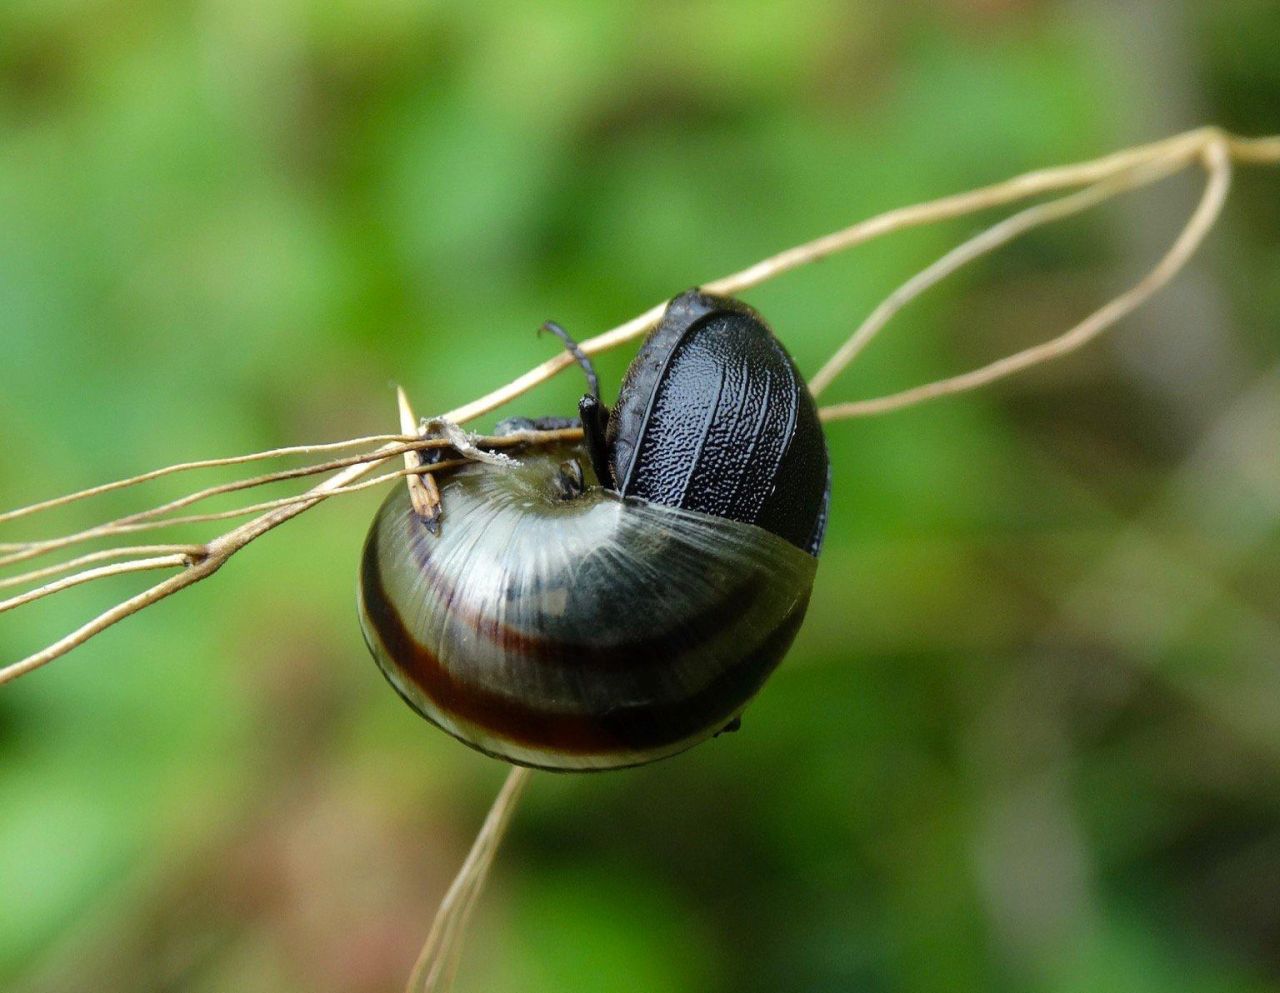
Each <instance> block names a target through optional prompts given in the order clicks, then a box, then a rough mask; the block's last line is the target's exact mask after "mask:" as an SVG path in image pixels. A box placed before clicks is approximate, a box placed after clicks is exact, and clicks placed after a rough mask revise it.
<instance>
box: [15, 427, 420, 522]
mask: <svg viewBox="0 0 1280 993" xmlns="http://www.w3.org/2000/svg"><path fill="white" fill-rule="evenodd" d="M412 440H413V436H412V435H411V436H409V437H402V436H401V435H394V434H374V435H366V436H365V437H363V438H348V439H347V440H346V441H332V442H325V443H323V444H319V445H289V446H287V447H285V448H272V449H270V450H269V451H265V452H252V453H251V454H249V455H232V456H230V457H228V458H222V459H200V460H198V461H195V462H179V463H178V464H177V465H170V466H165V467H164V468H163V469H152V470H151V471H150V472H144V473H141V474H139V475H137V476H130V477H129V478H128V479H117V480H115V481H114V482H110V483H103V484H101V485H99V486H91V487H89V488H88V489H85V490H78V491H77V492H75V493H68V494H66V495H64V496H59V497H54V498H53V499H51V500H41V501H40V502H39V503H33V504H28V505H27V506H25V507H19V508H18V509H17V510H8V511H5V512H4V513H0V524H6V523H8V522H9V521H13V520H17V519H18V518H19V517H27V516H29V515H31V514H35V513H39V512H40V511H42V510H52V509H53V508H54V507H63V506H66V505H67V504H69V503H75V502H76V501H78V500H86V499H88V498H89V497H95V496H99V495H101V494H103V493H111V492H113V491H114V490H122V489H125V488H127V487H129V486H137V485H139V484H140V483H148V482H150V481H151V480H153V479H161V478H163V477H164V476H172V475H173V474H174V473H179V472H190V471H192V470H194V469H211V468H217V467H219V466H229V465H244V464H246V463H249V462H261V461H263V460H266V459H277V458H283V457H284V456H288V455H314V454H315V453H316V452H333V451H341V450H342V449H344V448H355V447H357V446H358V445H381V444H386V443H387V442H394V441H412Z"/></svg>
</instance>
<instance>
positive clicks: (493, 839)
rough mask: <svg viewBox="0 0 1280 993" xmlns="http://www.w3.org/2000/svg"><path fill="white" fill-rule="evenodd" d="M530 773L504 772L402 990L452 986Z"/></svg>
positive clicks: (435, 992) (427, 991) (424, 992)
mask: <svg viewBox="0 0 1280 993" xmlns="http://www.w3.org/2000/svg"><path fill="white" fill-rule="evenodd" d="M532 775H533V770H531V769H526V768H524V767H523V766H512V768H511V771H510V772H509V773H508V774H507V779H506V782H504V783H503V784H502V789H501V790H499V791H498V795H497V797H495V798H494V801H493V806H491V807H490V808H489V813H488V815H487V816H486V817H485V819H484V824H483V826H481V828H480V833H479V834H477V835H476V840H475V842H474V843H473V844H472V846H471V851H470V853H468V855H467V858H466V861H464V862H463V863H462V868H461V869H459V870H458V875H457V876H456V877H454V880H453V883H452V884H451V885H450V886H449V891H448V892H447V893H446V894H445V896H444V899H443V900H442V901H440V908H439V910H437V911H436V918H435V920H434V921H433V922H432V924H431V931H430V933H429V934H428V935H427V940H426V943H425V944H424V945H423V946H422V951H421V953H420V954H419V955H418V961H417V962H416V963H415V964H414V967H413V973H412V975H410V977H409V984H408V986H406V987H405V991H406V993H439V991H441V990H447V989H449V987H450V986H451V985H452V983H453V977H454V974H455V973H456V971H457V968H458V960H459V957H460V956H461V954H462V938H463V936H464V935H465V934H466V929H467V922H468V921H469V920H470V918H471V912H472V911H473V910H474V909H475V905H476V901H477V899H478V898H479V896H480V892H481V890H482V889H483V888H484V883H485V879H486V878H487V877H488V875H489V869H490V867H491V866H492V865H493V858H494V856H495V855H497V853H498V846H499V845H500V844H501V843H502V837H503V835H504V834H506V831H507V825H508V824H509V823H510V821H511V815H512V813H514V812H515V807H516V802H517V801H518V800H519V799H520V794H521V793H522V792H523V791H524V788H525V785H526V784H527V783H528V782H529V778H530V776H532Z"/></svg>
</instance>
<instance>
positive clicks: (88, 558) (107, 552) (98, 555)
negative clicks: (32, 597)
mask: <svg viewBox="0 0 1280 993" xmlns="http://www.w3.org/2000/svg"><path fill="white" fill-rule="evenodd" d="M205 551H206V549H205V547H204V545H126V546H124V547H123V548H104V549H102V550H101V551H98V552H89V553H88V554H87V555H80V556H77V557H76V558H74V559H68V560H67V561H66V562H59V563H57V564H56V565H48V566H45V567H44V568H42V569H32V570H31V571H30V572H24V573H22V574H21V575H18V576H6V577H5V578H4V579H0V590H2V589H8V588H10V587H13V586H26V585H27V583H34V582H35V581H36V580H39V579H47V578H48V577H49V576H56V575H57V574H58V573H60V572H69V571H70V570H72V569H79V568H80V567H82V566H86V565H90V564H92V563H94V562H104V561H106V560H108V559H123V558H131V557H134V556H138V557H146V556H150V555H172V554H181V555H185V556H187V557H188V558H192V559H197V558H201V557H202V556H203V555H204V554H205Z"/></svg>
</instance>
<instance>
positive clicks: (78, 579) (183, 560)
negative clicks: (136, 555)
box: [0, 555, 191, 614]
mask: <svg viewBox="0 0 1280 993" xmlns="http://www.w3.org/2000/svg"><path fill="white" fill-rule="evenodd" d="M190 562H191V560H190V559H189V558H187V556H185V555H157V556H155V557H154V558H149V559H134V560H133V561H131V562H116V563H115V564H114V565H104V566H99V567H98V568H96V569H86V570H84V571H83V572H77V573H76V574H75V575H74V576H68V577H67V578H66V579H59V580H56V581H55V582H52V583H46V584H45V585H44V586H41V587H40V588H39V589H36V590H31V591H29V592H27V593H20V594H18V596H13V597H10V598H9V599H8V600H0V614H3V613H4V612H5V611H6V610H13V609H14V608H15V607H21V606H23V605H25V604H28V603H34V602H35V601H36V600H43V599H44V598H45V597H47V596H52V595H53V594H54V593H61V592H62V591H63V590H69V589H72V588H73V587H76V586H81V585H83V584H84V583H89V582H92V581H93V580H95V579H106V578H107V577H109V576H124V575H127V574H129V573H131V572H146V571H148V570H151V569H174V568H181V567H183V566H186V565H189V564H190Z"/></svg>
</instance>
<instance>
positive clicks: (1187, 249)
mask: <svg viewBox="0 0 1280 993" xmlns="http://www.w3.org/2000/svg"><path fill="white" fill-rule="evenodd" d="M1204 156H1205V168H1206V169H1207V170H1208V173H1209V180H1208V183H1207V184H1206V186H1205V191H1204V194H1203V196H1202V197H1201V198H1200V202H1199V203H1198V204H1197V206H1196V209H1195V211H1194V213H1192V215H1191V218H1190V220H1189V221H1188V222H1187V224H1186V226H1185V227H1184V228H1183V229H1182V232H1181V233H1180V234H1179V235H1178V238H1177V240H1176V241H1175V242H1174V243H1173V246H1172V247H1171V248H1170V249H1169V251H1168V252H1167V253H1166V254H1165V255H1164V256H1163V257H1162V258H1161V259H1160V261H1159V262H1158V263H1157V264H1156V266H1155V267H1154V268H1153V269H1152V270H1151V271H1150V272H1148V273H1147V275H1146V276H1144V277H1143V278H1142V279H1141V280H1140V281H1139V282H1137V283H1136V284H1134V285H1133V286H1132V287H1130V288H1129V289H1128V290H1126V291H1125V292H1124V293H1122V294H1120V295H1119V296H1118V297H1115V298H1114V299H1112V300H1111V301H1109V302H1108V303H1107V304H1105V305H1104V306H1102V307H1101V308H1099V309H1098V310H1096V311H1094V312H1093V313H1092V314H1090V315H1089V316H1088V317H1086V318H1085V319H1084V320H1083V321H1081V322H1080V323H1079V324H1077V325H1075V326H1074V327H1072V328H1071V329H1070V330H1069V331H1066V332H1064V333H1063V334H1060V335H1058V336H1057V337H1056V338H1053V339H1051V340H1049V341H1046V342H1043V343H1042V344H1039V345H1033V346H1032V347H1030V348H1026V349H1024V350H1022V351H1020V352H1015V353H1014V354H1013V355H1008V356H1006V357H1004V358H1002V359H999V360H997V361H995V362H992V363H990V364H988V365H985V366H983V367H981V368H979V369H974V370H972V371H971V372H966V373H963V374H961V375H959V376H951V377H949V378H947V379H941V380H938V381H936V382H932V383H926V384H924V385H923V386H917V387H914V388H912V389H909V390H903V391H902V392H901V393H894V394H891V395H889V396H884V397H877V398H875V399H871V400H857V401H854V402H852V403H841V404H834V405H832V406H828V407H823V408H822V409H821V410H820V411H819V415H820V416H821V418H822V420H823V421H824V422H831V421H839V420H845V419H847V418H851V417H865V416H868V415H870V414H884V413H888V412H889V411H893V410H901V409H902V408H904V407H914V406H916V405H917V404H921V403H925V402H927V401H929V400H934V399H937V398H938V397H943V396H949V395H951V394H955V393H963V392H966V391H968V390H975V389H978V388H980V387H983V386H988V385H990V384H991V383H994V382H995V381H996V380H999V379H1004V378H1005V377H1006V376H1012V375H1013V374H1014V373H1017V372H1022V371H1023V370H1025V369H1028V368H1030V367H1031V366H1035V365H1040V364H1041V363H1043V362H1049V361H1051V360H1052V359H1056V358H1060V357H1062V356H1063V355H1067V354H1069V353H1071V352H1074V351H1076V350H1077V349H1079V348H1081V347H1083V346H1084V345H1086V344H1088V343H1089V342H1091V341H1093V339H1095V338H1096V337H1098V335H1100V334H1102V332H1104V331H1106V330H1107V329H1108V328H1110V327H1112V326H1113V325H1114V324H1116V322H1118V321H1120V320H1121V319H1122V318H1124V317H1126V316H1128V315H1129V314H1131V313H1133V311H1135V310H1136V309H1137V308H1138V307H1140V306H1142V304H1144V303H1146V301H1147V300H1149V299H1151V297H1152V296H1154V295H1155V293H1156V292H1158V291H1159V290H1160V289H1161V288H1162V287H1163V286H1165V285H1166V284H1167V283H1168V282H1169V280H1171V279H1172V278H1173V277H1174V276H1175V275H1177V274H1178V272H1180V271H1181V270H1182V268H1183V267H1184V266H1185V265H1186V264H1187V262H1188V261H1189V260H1190V259H1191V257H1192V256H1193V255H1194V254H1195V251H1196V249H1197V248H1199V247H1200V244H1201V243H1202V242H1203V241H1204V239H1205V236H1206V235H1207V234H1208V233H1209V231H1210V230H1211V229H1212V228H1213V225H1214V222H1215V221H1217V219H1218V215H1219V214H1220V213H1221V212H1222V205H1223V203H1224V202H1225V201H1226V197H1227V192H1228V190H1229V189H1230V186H1231V159H1230V158H1229V157H1228V155H1227V146H1226V144H1225V143H1216V144H1213V145H1210V146H1209V147H1208V148H1207V149H1206V150H1205V153H1204Z"/></svg>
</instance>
